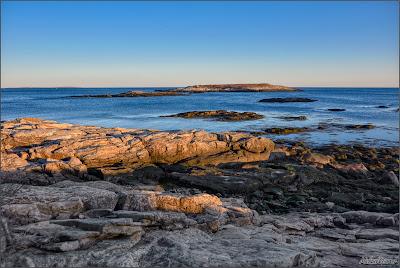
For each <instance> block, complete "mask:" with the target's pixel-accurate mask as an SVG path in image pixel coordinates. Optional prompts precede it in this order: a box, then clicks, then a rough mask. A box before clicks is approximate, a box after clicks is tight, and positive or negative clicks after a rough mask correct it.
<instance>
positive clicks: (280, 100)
mask: <svg viewBox="0 0 400 268" xmlns="http://www.w3.org/2000/svg"><path fill="white" fill-rule="evenodd" d="M314 101H317V100H314V99H309V98H270V99H262V100H259V101H258V102H278V103H284V102H314Z"/></svg>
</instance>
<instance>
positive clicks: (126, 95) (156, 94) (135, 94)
mask: <svg viewBox="0 0 400 268" xmlns="http://www.w3.org/2000/svg"><path fill="white" fill-rule="evenodd" d="M184 95H186V94H183V93H179V92H172V91H155V92H145V91H139V90H134V91H128V92H123V93H119V94H102V95H78V96H71V97H72V98H136V97H163V96H184Z"/></svg>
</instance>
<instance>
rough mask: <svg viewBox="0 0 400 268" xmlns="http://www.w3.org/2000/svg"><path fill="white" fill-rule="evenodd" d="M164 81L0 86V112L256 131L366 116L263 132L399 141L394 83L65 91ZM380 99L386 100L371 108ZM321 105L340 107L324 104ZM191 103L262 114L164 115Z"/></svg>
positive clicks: (317, 139) (312, 139)
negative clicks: (180, 92)
mask: <svg viewBox="0 0 400 268" xmlns="http://www.w3.org/2000/svg"><path fill="white" fill-rule="evenodd" d="M166 89H168V88H144V89H143V88H18V89H1V120H11V119H15V118H20V117H39V118H42V119H51V120H56V121H59V122H67V123H75V124H82V125H95V126H104V127H124V128H143V129H158V130H188V129H204V130H207V131H213V132H220V131H260V130H263V129H266V128H271V127H310V128H315V127H316V126H318V124H320V123H335V124H373V125H375V126H376V127H375V128H374V129H368V130H343V129H342V128H339V129H338V128H332V129H328V130H324V131H321V130H317V131H310V132H305V133H301V134H290V135H265V136H267V137H271V138H272V139H285V140H298V141H303V142H306V143H308V144H310V145H322V144H332V143H333V144H346V143H361V144H365V145H374V146H378V145H379V146H395V145H397V144H398V141H399V113H398V112H397V111H396V110H397V109H398V107H399V95H398V94H399V90H398V88H302V91H298V92H230V93H222V92H214V93H203V94H192V95H188V96H164V97H139V98H69V96H77V95H87V94H92V95H94V94H108V93H110V94H116V93H121V92H126V91H129V90H143V91H154V90H166ZM275 97H304V98H312V99H316V100H317V101H316V102H309V103H260V102H258V101H259V100H260V99H263V98H275ZM380 105H384V106H387V108H378V106H380ZM328 108H343V109H346V111H343V112H330V111H327V109H328ZM195 110H230V111H239V112H244V111H251V112H257V113H260V114H263V115H264V116H265V118H264V119H260V120H254V121H241V122H220V121H213V120H209V119H183V118H165V117H160V116H161V115H169V114H175V113H180V112H187V111H195ZM298 115H305V116H307V118H308V119H307V120H305V121H285V120H283V119H281V118H279V117H281V116H298Z"/></svg>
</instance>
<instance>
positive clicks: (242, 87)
mask: <svg viewBox="0 0 400 268" xmlns="http://www.w3.org/2000/svg"><path fill="white" fill-rule="evenodd" d="M170 91H177V92H193V93H203V92H249V91H254V92H270V91H298V89H295V88H291V87H287V86H281V85H272V84H268V83H260V84H220V85H195V86H188V87H183V88H176V89H173V90H170Z"/></svg>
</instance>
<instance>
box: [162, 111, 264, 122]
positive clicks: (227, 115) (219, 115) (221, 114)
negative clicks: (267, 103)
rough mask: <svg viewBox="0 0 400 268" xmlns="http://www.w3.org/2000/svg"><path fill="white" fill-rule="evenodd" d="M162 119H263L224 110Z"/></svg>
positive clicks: (182, 114)
mask: <svg viewBox="0 0 400 268" xmlns="http://www.w3.org/2000/svg"><path fill="white" fill-rule="evenodd" d="M162 117H181V118H210V119H213V120H216V121H245V120H257V119H261V118H264V116H263V115H261V114H257V113H253V112H233V111H225V110H216V111H192V112H185V113H179V114H173V115H165V116H162Z"/></svg>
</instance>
